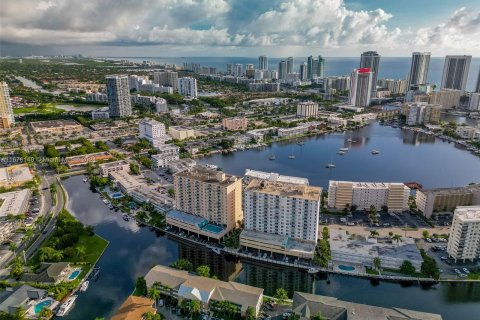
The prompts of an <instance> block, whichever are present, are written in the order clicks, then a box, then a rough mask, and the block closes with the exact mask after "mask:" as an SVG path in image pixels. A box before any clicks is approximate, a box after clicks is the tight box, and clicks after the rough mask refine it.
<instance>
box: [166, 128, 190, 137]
mask: <svg viewBox="0 0 480 320" xmlns="http://www.w3.org/2000/svg"><path fill="white" fill-rule="evenodd" d="M168 133H169V134H170V135H171V136H172V138H173V139H175V140H184V139H188V138H193V137H195V130H193V129H192V128H189V127H183V126H171V127H169V128H168Z"/></svg>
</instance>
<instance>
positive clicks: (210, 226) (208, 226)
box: [202, 223, 224, 233]
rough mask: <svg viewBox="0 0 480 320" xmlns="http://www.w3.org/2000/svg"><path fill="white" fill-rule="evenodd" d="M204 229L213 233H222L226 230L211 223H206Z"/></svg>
mask: <svg viewBox="0 0 480 320" xmlns="http://www.w3.org/2000/svg"><path fill="white" fill-rule="evenodd" d="M202 229H203V230H206V231H208V232H212V233H221V232H222V231H223V230H224V229H223V228H222V227H219V226H216V225H214V224H210V223H209V224H206V225H205V226H204V227H203V228H202Z"/></svg>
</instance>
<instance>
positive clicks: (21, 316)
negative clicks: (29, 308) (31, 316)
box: [15, 305, 27, 320]
mask: <svg viewBox="0 0 480 320" xmlns="http://www.w3.org/2000/svg"><path fill="white" fill-rule="evenodd" d="M25 312H26V310H25V307H24V306H23V305H19V306H18V307H17V311H15V319H17V320H26V319H27V317H25Z"/></svg>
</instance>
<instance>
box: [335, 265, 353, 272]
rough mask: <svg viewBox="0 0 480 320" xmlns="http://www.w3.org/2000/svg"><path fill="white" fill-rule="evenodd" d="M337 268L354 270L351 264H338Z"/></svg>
mask: <svg viewBox="0 0 480 320" xmlns="http://www.w3.org/2000/svg"><path fill="white" fill-rule="evenodd" d="M338 269H340V270H342V271H354V270H355V267H352V266H344V265H343V264H341V265H339V266H338Z"/></svg>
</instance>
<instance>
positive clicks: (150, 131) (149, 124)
mask: <svg viewBox="0 0 480 320" xmlns="http://www.w3.org/2000/svg"><path fill="white" fill-rule="evenodd" d="M138 129H139V131H140V135H139V137H140V138H144V139H147V140H148V141H150V142H153V140H158V139H161V138H164V137H165V136H166V135H167V134H166V131H165V125H164V124H163V123H161V122H158V121H157V120H153V119H143V120H141V121H140V122H139V124H138Z"/></svg>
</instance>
